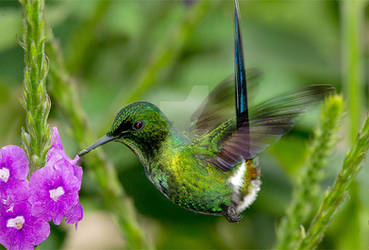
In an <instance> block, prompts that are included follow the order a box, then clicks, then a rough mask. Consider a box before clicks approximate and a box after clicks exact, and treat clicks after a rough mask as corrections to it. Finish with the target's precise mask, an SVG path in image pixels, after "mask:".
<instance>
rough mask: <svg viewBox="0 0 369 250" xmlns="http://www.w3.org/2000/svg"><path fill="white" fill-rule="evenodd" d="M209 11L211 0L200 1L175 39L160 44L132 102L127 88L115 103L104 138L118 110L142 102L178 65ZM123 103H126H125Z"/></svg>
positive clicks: (104, 127) (140, 77)
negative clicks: (140, 100) (187, 45)
mask: <svg viewBox="0 0 369 250" xmlns="http://www.w3.org/2000/svg"><path fill="white" fill-rule="evenodd" d="M215 4H216V3H215V2H212V3H211V6H215ZM209 10H210V1H209V0H201V1H197V2H196V4H194V5H193V6H192V7H191V9H190V10H189V13H188V14H187V15H186V16H185V17H184V20H183V21H182V22H180V23H179V25H178V27H175V31H176V33H175V35H174V36H171V37H173V38H171V39H167V40H166V41H165V42H164V43H162V44H161V43H160V45H159V47H158V48H157V49H156V50H155V51H154V53H153V57H152V60H150V61H149V62H148V64H147V65H146V66H145V67H144V68H143V69H142V70H141V71H139V73H138V75H137V78H136V80H135V81H134V82H135V84H134V86H135V87H134V89H133V90H132V91H131V93H130V94H129V95H128V98H127V88H126V86H124V87H123V88H122V90H121V91H120V93H118V94H117V97H116V98H115V101H114V102H113V104H112V106H111V107H110V108H109V112H108V117H107V119H106V121H107V122H106V123H103V125H102V127H101V129H99V132H100V134H104V133H105V132H106V131H107V130H108V128H109V127H110V125H111V121H112V118H113V117H114V116H115V114H116V112H117V110H119V109H120V108H122V106H124V105H127V104H129V103H131V102H133V101H136V100H137V99H139V98H141V97H142V96H143V95H144V94H145V93H146V92H147V91H148V90H149V89H150V88H151V87H152V86H154V85H155V84H158V83H159V82H160V80H161V78H162V77H163V76H164V75H165V74H166V73H167V72H168V71H169V70H170V68H171V66H172V65H174V63H175V61H176V59H177V57H178V55H179V54H180V52H181V50H182V48H183V47H184V45H185V44H186V42H187V41H188V39H189V38H190V36H191V35H192V34H193V32H194V30H195V28H196V25H197V24H198V23H199V22H200V21H201V20H202V18H203V17H204V16H206V13H208V11H209ZM171 35H172V33H171ZM122 100H124V101H123V102H122Z"/></svg>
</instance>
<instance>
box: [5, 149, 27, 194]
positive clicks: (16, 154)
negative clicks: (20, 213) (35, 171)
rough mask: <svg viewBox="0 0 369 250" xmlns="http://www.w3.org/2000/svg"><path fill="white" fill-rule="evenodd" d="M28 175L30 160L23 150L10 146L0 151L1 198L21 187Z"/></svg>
mask: <svg viewBox="0 0 369 250" xmlns="http://www.w3.org/2000/svg"><path fill="white" fill-rule="evenodd" d="M27 175H28V160H27V157H26V155H25V153H24V151H23V149H22V148H20V147H18V146H15V145H8V146H5V147H3V148H1V149H0V197H3V196H6V195H7V193H8V192H9V191H11V190H12V189H14V188H16V187H17V186H19V185H21V184H19V183H20V182H24V181H25V180H26V178H27Z"/></svg>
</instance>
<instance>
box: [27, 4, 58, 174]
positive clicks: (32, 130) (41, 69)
mask: <svg viewBox="0 0 369 250" xmlns="http://www.w3.org/2000/svg"><path fill="white" fill-rule="evenodd" d="M20 3H21V4H22V7H23V14H24V28H23V29H24V31H23V42H22V43H21V45H22V47H23V48H24V53H25V55H24V63H25V70H24V95H23V101H22V103H23V106H24V109H25V111H26V126H25V128H24V129H23V131H22V144H23V147H24V150H25V152H26V154H27V157H28V159H29V161H30V175H31V174H32V173H33V172H34V171H35V170H36V169H38V168H40V167H42V166H43V165H44V163H45V158H46V154H47V151H48V149H49V147H50V130H49V126H48V124H47V118H48V116H49V111H50V106H51V103H50V99H49V96H48V95H47V91H46V78H47V74H48V62H47V58H46V54H45V39H46V30H45V22H44V7H45V2H44V0H20Z"/></svg>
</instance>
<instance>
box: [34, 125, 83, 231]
mask: <svg viewBox="0 0 369 250" xmlns="http://www.w3.org/2000/svg"><path fill="white" fill-rule="evenodd" d="M52 141H53V145H52V146H51V148H50V150H49V152H48V154H47V162H46V166H45V167H43V168H41V169H38V170H36V171H35V172H34V173H33V175H32V176H31V180H30V187H31V197H30V199H29V201H30V203H31V204H32V214H33V215H35V216H39V217H42V218H44V219H45V220H47V221H49V220H53V221H54V223H55V224H56V225H59V224H60V222H61V221H62V220H63V218H64V217H66V220H65V221H66V222H67V223H70V224H76V227H77V223H78V222H79V221H80V220H81V219H82V217H83V210H82V206H81V205H80V204H79V197H78V192H79V190H80V188H81V181H82V168H81V167H79V166H77V165H75V164H76V162H77V161H78V157H76V158H75V159H74V160H71V159H70V158H69V157H68V156H67V155H66V153H65V152H64V151H63V146H62V144H61V141H60V137H59V133H58V130H57V129H56V128H55V127H54V133H53V137H52Z"/></svg>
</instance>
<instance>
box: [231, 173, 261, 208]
mask: <svg viewBox="0 0 369 250" xmlns="http://www.w3.org/2000/svg"><path fill="white" fill-rule="evenodd" d="M260 185H261V181H260V180H253V181H251V191H250V193H249V194H247V195H246V196H245V197H243V200H242V202H241V203H240V204H239V205H238V206H237V208H236V210H237V213H241V212H242V211H243V210H245V209H246V208H247V207H249V206H250V205H251V204H252V203H253V202H254V201H255V200H256V197H257V196H258V192H259V191H260Z"/></svg>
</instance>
